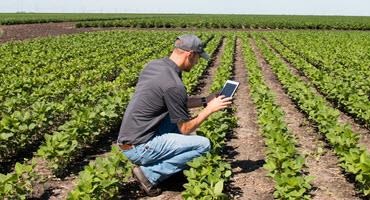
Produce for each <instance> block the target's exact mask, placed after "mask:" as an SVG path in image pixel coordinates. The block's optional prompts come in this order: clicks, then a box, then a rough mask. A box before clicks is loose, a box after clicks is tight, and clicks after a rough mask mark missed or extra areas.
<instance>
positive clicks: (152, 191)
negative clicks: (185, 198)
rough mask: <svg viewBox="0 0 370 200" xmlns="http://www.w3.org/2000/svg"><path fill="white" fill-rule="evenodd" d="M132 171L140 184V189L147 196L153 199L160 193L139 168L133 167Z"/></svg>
mask: <svg viewBox="0 0 370 200" xmlns="http://www.w3.org/2000/svg"><path fill="white" fill-rule="evenodd" d="M132 171H133V174H134V176H135V178H136V180H138V181H139V183H140V188H141V189H142V190H144V191H145V193H146V194H147V195H148V196H150V197H155V196H158V195H160V194H161V193H162V190H161V189H160V188H157V187H155V186H154V185H152V184H151V183H150V181H149V180H148V179H147V178H146V177H145V175H144V173H143V171H141V169H140V167H134V169H133V170H132Z"/></svg>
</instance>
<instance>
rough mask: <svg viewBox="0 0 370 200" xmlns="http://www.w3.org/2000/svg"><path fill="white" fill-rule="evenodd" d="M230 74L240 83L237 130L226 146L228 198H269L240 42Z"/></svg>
mask: <svg viewBox="0 0 370 200" xmlns="http://www.w3.org/2000/svg"><path fill="white" fill-rule="evenodd" d="M234 74H235V76H234V80H235V81H238V82H239V83H240V84H239V88H238V90H237V93H236V94H235V96H234V105H235V107H236V113H235V115H236V116H237V118H238V127H237V128H236V129H234V135H233V138H231V140H230V141H229V142H228V143H227V145H228V148H229V149H232V151H233V152H232V153H230V154H229V158H228V159H229V161H230V163H231V166H232V169H233V174H234V176H233V178H232V180H231V182H232V183H231V188H232V191H231V195H232V197H233V198H234V199H250V200H255V199H259V200H265V199H273V194H272V193H273V191H274V185H275V184H274V182H273V181H272V179H270V178H269V177H267V171H266V170H265V169H264V168H263V164H264V163H265V144H264V140H263V137H262V136H261V133H260V130H259V127H258V124H257V111H256V108H255V106H254V104H253V102H252V99H251V96H250V88H249V85H248V80H247V72H246V69H245V62H244V59H243V53H242V44H241V41H240V39H238V40H237V42H236V55H235V62H234Z"/></svg>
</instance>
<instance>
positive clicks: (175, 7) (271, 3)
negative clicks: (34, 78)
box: [0, 0, 370, 16]
mask: <svg viewBox="0 0 370 200" xmlns="http://www.w3.org/2000/svg"><path fill="white" fill-rule="evenodd" d="M0 12H68V13H69V12H82V13H83V12H104V13H110V12H113V13H114V12H117V13H204V14H284V15H352V16H370V1H369V0H253V1H252V0H186V1H185V0H183V1H178V0H1V1H0Z"/></svg>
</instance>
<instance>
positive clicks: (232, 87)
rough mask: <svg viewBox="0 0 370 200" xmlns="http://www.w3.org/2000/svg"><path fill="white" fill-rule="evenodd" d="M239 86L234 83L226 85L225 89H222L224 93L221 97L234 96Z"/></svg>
mask: <svg viewBox="0 0 370 200" xmlns="http://www.w3.org/2000/svg"><path fill="white" fill-rule="evenodd" d="M237 86H238V85H236V84H232V83H229V82H227V83H226V84H225V86H224V88H222V91H221V93H220V95H225V96H226V97H231V96H233V94H234V91H235V89H236V87H237Z"/></svg>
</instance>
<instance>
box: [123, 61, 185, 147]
mask: <svg viewBox="0 0 370 200" xmlns="http://www.w3.org/2000/svg"><path fill="white" fill-rule="evenodd" d="M187 100H188V99H187V93H186V89H185V86H184V84H183V82H182V80H181V70H180V68H179V67H178V66H177V65H176V63H175V62H173V61H172V60H171V59H169V58H162V59H158V60H154V61H152V62H150V63H149V64H147V66H146V67H145V68H144V70H143V71H142V72H141V74H140V76H139V80H138V82H137V85H136V89H135V94H134V96H133V97H132V99H131V100H130V102H129V104H128V106H127V109H126V111H125V114H124V116H123V120H122V123H121V127H120V131H119V136H118V142H119V143H123V144H142V143H145V142H147V141H148V140H150V139H151V138H152V137H153V136H154V135H155V134H156V132H157V130H158V128H159V125H160V123H161V121H162V120H163V119H164V118H165V117H166V116H167V115H169V118H170V120H171V123H174V124H177V123H178V122H180V121H187V120H189V119H190V118H191V116H190V114H189V110H188V108H187Z"/></svg>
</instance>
